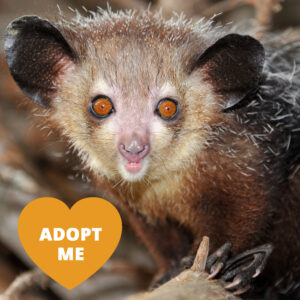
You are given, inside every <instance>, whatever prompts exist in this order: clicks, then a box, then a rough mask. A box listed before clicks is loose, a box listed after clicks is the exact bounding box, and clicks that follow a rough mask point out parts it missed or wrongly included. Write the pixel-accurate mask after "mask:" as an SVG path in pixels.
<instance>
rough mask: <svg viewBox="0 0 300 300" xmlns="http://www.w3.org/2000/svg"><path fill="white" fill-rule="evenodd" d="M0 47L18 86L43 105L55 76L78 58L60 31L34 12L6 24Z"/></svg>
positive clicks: (46, 102)
mask: <svg viewBox="0 0 300 300" xmlns="http://www.w3.org/2000/svg"><path fill="white" fill-rule="evenodd" d="M4 50H5V54H6V59H7V63H8V66H9V69H10V72H11V74H12V76H13V78H14V80H15V81H16V83H17V84H18V86H19V87H20V88H21V89H22V91H23V92H24V93H25V94H26V95H27V96H28V97H30V98H31V99H32V100H33V101H34V102H35V103H37V104H39V105H41V106H44V107H48V106H49V105H50V100H51V97H52V96H53V94H54V93H55V91H56V87H55V79H57V77H58V76H59V75H60V74H61V73H62V72H64V71H66V69H68V68H70V67H71V66H72V64H75V63H76V62H77V61H78V57H77V55H76V53H75V52H74V50H73V49H72V48H71V46H70V44H69V43H68V41H67V40H66V38H65V37H64V36H63V35H62V33H61V32H60V31H59V30H58V29H57V28H56V27H55V26H53V25H52V24H51V23H50V22H49V21H47V20H43V19H40V18H39V17H37V16H24V17H21V18H19V19H16V20H14V21H13V22H12V23H10V24H9V25H8V27H7V29H6V32H5V37H4Z"/></svg>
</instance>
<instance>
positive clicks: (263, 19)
mask: <svg viewBox="0 0 300 300" xmlns="http://www.w3.org/2000/svg"><path fill="white" fill-rule="evenodd" d="M283 1H284V0H264V1H261V0H252V1H251V2H253V3H254V4H253V5H254V6H255V9H256V23H257V26H258V27H262V28H269V26H270V25H271V23H272V17H273V14H274V13H277V12H279V11H280V10H281V4H280V2H283Z"/></svg>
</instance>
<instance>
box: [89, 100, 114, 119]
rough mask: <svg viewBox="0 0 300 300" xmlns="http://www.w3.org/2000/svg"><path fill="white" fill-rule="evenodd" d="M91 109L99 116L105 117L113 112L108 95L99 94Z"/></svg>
mask: <svg viewBox="0 0 300 300" xmlns="http://www.w3.org/2000/svg"><path fill="white" fill-rule="evenodd" d="M91 111H92V113H93V114H94V115H95V116H96V117H98V118H105V117H107V116H108V115H110V114H111V113H112V112H113V105H112V102H111V100H110V99H109V98H108V97H106V96H97V97H96V98H94V99H93V101H92V103H91Z"/></svg>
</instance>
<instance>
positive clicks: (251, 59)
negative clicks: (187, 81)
mask: <svg viewBox="0 0 300 300" xmlns="http://www.w3.org/2000/svg"><path fill="white" fill-rule="evenodd" d="M264 60H265V51H264V48H263V46H262V45H261V43H260V42H259V41H257V40H256V39H254V38H252V37H250V36H242V35H239V34H229V35H226V36H225V37H223V38H221V39H219V40H218V41H217V42H216V43H215V44H213V45H212V46H210V47H209V48H208V49H206V50H205V51H204V53H203V54H202V55H201V56H200V58H199V59H198V61H197V63H196V65H195V66H194V68H193V71H192V72H195V71H197V70H199V71H201V73H202V74H203V76H204V80H205V81H207V82H209V83H210V84H211V85H212V86H213V89H214V91H215V92H216V93H217V94H219V95H221V96H223V98H224V101H225V102H224V109H228V108H231V107H233V106H235V105H236V104H238V103H239V102H240V101H241V100H243V99H244V98H245V97H247V96H248V95H249V94H251V93H253V92H255V91H256V90H257V89H258V85H259V80H260V77H261V73H262V69H263V65H264Z"/></svg>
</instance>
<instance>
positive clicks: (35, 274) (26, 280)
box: [0, 269, 50, 300]
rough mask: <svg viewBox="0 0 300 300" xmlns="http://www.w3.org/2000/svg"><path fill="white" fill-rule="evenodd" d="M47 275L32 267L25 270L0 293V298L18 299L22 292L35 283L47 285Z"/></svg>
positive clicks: (2, 299)
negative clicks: (29, 269)
mask: <svg viewBox="0 0 300 300" xmlns="http://www.w3.org/2000/svg"><path fill="white" fill-rule="evenodd" d="M49 280H50V279H49V277H47V276H46V275H45V274H44V273H43V272H42V271H41V270H39V269H34V270H31V271H28V272H25V273H23V274H21V275H20V276H18V277H17V278H16V279H15V280H14V281H13V282H12V283H11V284H10V286H9V287H8V288H7V289H6V291H5V292H4V293H3V294H2V295H0V300H15V299H18V298H19V296H20V295H22V293H24V292H25V291H27V290H28V289H29V288H31V287H32V286H35V285H40V286H42V287H43V288H45V287H46V286H47V285H48V282H49Z"/></svg>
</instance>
